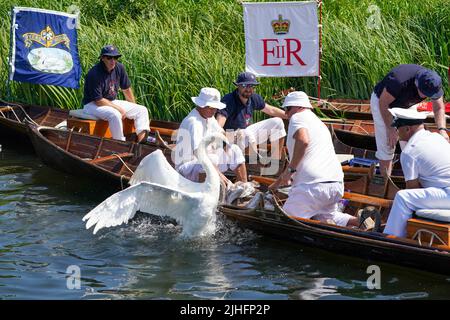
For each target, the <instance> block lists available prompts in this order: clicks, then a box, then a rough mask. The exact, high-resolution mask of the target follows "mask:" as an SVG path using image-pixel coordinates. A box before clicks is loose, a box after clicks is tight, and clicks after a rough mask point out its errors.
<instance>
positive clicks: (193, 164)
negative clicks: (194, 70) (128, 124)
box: [172, 88, 247, 184]
mask: <svg viewBox="0 0 450 320" xmlns="http://www.w3.org/2000/svg"><path fill="white" fill-rule="evenodd" d="M192 101H193V102H194V103H195V105H196V108H194V109H193V110H192V111H191V112H190V113H189V114H188V115H187V116H186V118H184V119H183V121H182V122H181V124H180V128H179V129H178V131H177V138H176V147H175V150H174V154H172V159H174V162H175V168H176V170H177V171H178V172H179V173H180V174H181V175H183V176H184V177H185V178H187V179H189V180H192V181H201V180H202V175H203V174H204V170H203V167H202V165H201V164H200V163H199V161H198V159H197V157H196V155H197V149H198V147H199V145H200V142H201V141H202V139H203V138H204V137H206V136H207V135H209V134H212V133H216V132H219V133H224V130H223V129H222V127H221V126H220V125H219V124H218V123H217V120H216V118H215V117H214V115H215V114H216V111H217V110H220V109H223V108H225V104H224V103H222V102H220V93H219V91H218V90H217V89H214V88H203V89H201V91H200V94H199V95H198V97H192ZM207 152H208V156H209V158H210V159H211V161H212V162H213V164H214V165H215V167H216V169H217V170H218V172H219V175H220V177H221V180H222V182H224V183H226V184H227V183H228V182H229V181H228V179H227V178H226V177H225V176H224V175H223V172H225V171H227V170H228V169H230V170H232V171H233V172H234V173H235V174H236V179H237V180H238V181H243V182H247V170H246V167H245V158H244V155H243V153H242V151H241V149H240V148H239V147H238V146H237V145H231V146H227V147H225V148H223V147H222V146H221V145H220V146H214V144H211V145H209V146H208V149H207Z"/></svg>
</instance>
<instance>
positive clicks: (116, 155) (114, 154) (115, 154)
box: [112, 153, 134, 174]
mask: <svg viewBox="0 0 450 320" xmlns="http://www.w3.org/2000/svg"><path fill="white" fill-rule="evenodd" d="M112 155H113V156H115V157H117V158H118V159H119V160H120V161H121V162H122V164H123V165H124V166H125V168H127V169H128V170H129V171H130V172H131V174H134V171H133V170H131V169H130V167H129V166H127V164H126V163H125V161H123V159H122V158H121V157H120V156H119V155H118V154H117V153H113V154H112Z"/></svg>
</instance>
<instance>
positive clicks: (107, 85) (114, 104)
mask: <svg viewBox="0 0 450 320" xmlns="http://www.w3.org/2000/svg"><path fill="white" fill-rule="evenodd" d="M120 57H121V54H120V53H119V50H118V49H117V47H115V46H113V45H107V46H105V47H103V48H102V50H101V52H100V56H99V59H100V61H99V62H98V63H97V64H96V65H95V66H94V67H92V68H91V70H89V72H88V74H87V75H86V78H85V82H84V98H83V105H84V112H86V113H87V114H90V115H93V116H95V117H98V118H100V119H103V120H106V121H108V122H109V129H110V131H111V135H112V137H113V139H118V140H125V137H124V135H123V124H122V119H124V118H129V119H133V120H134V127H135V128H136V134H137V142H145V141H146V137H147V135H148V132H149V131H150V119H149V116H148V110H147V108H146V107H144V106H141V105H138V104H136V99H135V98H134V95H133V91H132V90H131V82H130V79H129V78H128V75H127V72H126V70H125V67H124V66H123V64H121V63H120V62H118V61H117V60H118V59H119V58H120ZM119 88H120V89H122V92H123V94H124V96H125V99H126V101H124V100H117V94H118V91H119Z"/></svg>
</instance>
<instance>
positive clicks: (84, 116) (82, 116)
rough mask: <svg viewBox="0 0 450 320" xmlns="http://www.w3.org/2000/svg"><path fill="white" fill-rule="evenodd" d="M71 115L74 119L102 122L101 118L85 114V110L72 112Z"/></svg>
mask: <svg viewBox="0 0 450 320" xmlns="http://www.w3.org/2000/svg"><path fill="white" fill-rule="evenodd" d="M69 115H70V116H72V117H75V118H80V119H86V120H100V118H97V117H96V116H93V115H91V114H87V113H86V112H84V110H83V109H75V110H70V111H69Z"/></svg>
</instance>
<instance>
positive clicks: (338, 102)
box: [313, 99, 450, 123]
mask: <svg viewBox="0 0 450 320" xmlns="http://www.w3.org/2000/svg"><path fill="white" fill-rule="evenodd" d="M313 105H314V107H315V108H314V112H315V113H316V114H317V115H318V116H320V117H326V118H337V119H347V120H369V121H373V117H372V113H371V112H370V101H368V100H354V99H325V100H320V101H313ZM417 110H418V111H433V107H432V102H422V103H420V105H419V106H418V108H417ZM445 113H446V114H447V115H450V102H447V103H445ZM425 122H426V123H434V118H432V117H429V118H427V119H426V120H425Z"/></svg>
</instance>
